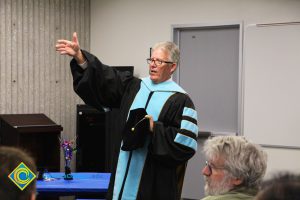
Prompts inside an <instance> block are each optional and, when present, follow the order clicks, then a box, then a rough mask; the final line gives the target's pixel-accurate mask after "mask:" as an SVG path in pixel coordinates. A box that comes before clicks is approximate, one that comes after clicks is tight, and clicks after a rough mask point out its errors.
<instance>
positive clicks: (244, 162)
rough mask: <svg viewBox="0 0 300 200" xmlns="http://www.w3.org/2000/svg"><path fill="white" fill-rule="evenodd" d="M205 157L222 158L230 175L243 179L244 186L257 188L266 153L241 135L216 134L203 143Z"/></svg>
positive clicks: (262, 173) (262, 172) (262, 171)
mask: <svg viewBox="0 0 300 200" xmlns="http://www.w3.org/2000/svg"><path fill="white" fill-rule="evenodd" d="M204 153H205V155H206V157H207V159H218V158H223V159H224V161H225V163H224V164H225V168H226V170H227V171H228V174H229V175H230V176H232V177H235V178H239V179H241V180H242V181H243V183H242V185H244V186H246V187H255V188H257V187H258V186H259V184H260V183H261V181H262V179H263V177H264V175H265V172H266V168H267V155H266V153H265V152H264V151H263V149H262V148H261V147H260V146H259V145H257V144H254V143H251V142H249V141H248V140H247V139H246V138H245V137H243V136H217V137H213V138H211V139H208V140H207V141H206V142H205V144H204Z"/></svg>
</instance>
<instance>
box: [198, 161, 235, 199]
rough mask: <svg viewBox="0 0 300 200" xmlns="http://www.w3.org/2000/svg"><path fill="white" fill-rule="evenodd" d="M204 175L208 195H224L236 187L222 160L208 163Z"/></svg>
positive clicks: (203, 171)
mask: <svg viewBox="0 0 300 200" xmlns="http://www.w3.org/2000/svg"><path fill="white" fill-rule="evenodd" d="M202 174H203V175H204V178H205V187H204V189H205V194H206V195H220V194H224V193H226V192H228V191H229V190H230V189H232V188H233V187H234V186H233V184H232V178H231V176H229V174H228V172H227V171H226V169H225V168H224V160H222V159H217V160H214V161H210V162H208V164H207V165H206V166H205V167H204V168H203V170H202Z"/></svg>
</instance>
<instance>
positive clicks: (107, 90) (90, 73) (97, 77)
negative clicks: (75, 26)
mask: <svg viewBox="0 0 300 200" xmlns="http://www.w3.org/2000/svg"><path fill="white" fill-rule="evenodd" d="M82 53H83V55H84V56H85V58H86V59H87V64H88V67H87V68H86V69H85V70H83V69H82V68H81V67H80V66H79V65H78V64H77V62H76V61H75V59H72V60H71V63H70V66H71V72H72V75H73V87H74V91H75V92H76V93H77V94H78V95H79V96H80V98H81V99H82V100H83V101H84V102H85V103H86V104H89V105H91V106H94V107H95V108H101V107H102V106H105V107H111V108H119V107H120V103H121V99H122V96H123V94H124V91H125V89H126V87H127V85H128V83H129V82H130V80H132V79H133V76H132V74H131V73H130V72H120V71H117V70H116V69H113V68H112V67H109V66H107V65H104V64H102V63H101V62H100V61H99V60H98V58H97V57H95V56H94V55H92V54H90V53H89V52H87V51H84V50H82Z"/></svg>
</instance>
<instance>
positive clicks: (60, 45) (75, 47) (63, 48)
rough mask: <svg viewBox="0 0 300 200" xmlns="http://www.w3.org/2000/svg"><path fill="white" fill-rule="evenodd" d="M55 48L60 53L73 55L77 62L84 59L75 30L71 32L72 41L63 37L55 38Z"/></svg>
mask: <svg viewBox="0 0 300 200" xmlns="http://www.w3.org/2000/svg"><path fill="white" fill-rule="evenodd" d="M55 48H56V51H58V52H59V53H60V54H61V55H69V56H72V57H74V58H75V59H76V61H77V63H79V64H81V63H83V62H84V61H85V59H84V57H83V55H82V53H81V50H80V46H79V42H78V37H77V33H76V32H74V33H73V38H72V41H70V40H65V39H60V40H57V42H56V45H55Z"/></svg>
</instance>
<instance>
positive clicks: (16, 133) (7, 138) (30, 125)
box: [0, 114, 63, 171]
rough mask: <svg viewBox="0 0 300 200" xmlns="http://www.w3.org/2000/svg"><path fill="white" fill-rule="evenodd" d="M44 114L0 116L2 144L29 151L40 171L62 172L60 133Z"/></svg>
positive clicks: (0, 141)
mask: <svg viewBox="0 0 300 200" xmlns="http://www.w3.org/2000/svg"><path fill="white" fill-rule="evenodd" d="M62 130H63V128H62V126H60V125H57V124H55V123H54V122H53V121H52V120H51V119H49V118H48V117H47V116H46V115H44V114H2V115H0V144H1V145H6V146H16V147H20V148H23V149H25V150H27V151H28V152H29V153H30V154H31V155H32V156H33V157H34V159H35V161H36V164H37V167H38V170H39V171H40V170H44V169H47V170H48V171H59V170H60V144H59V137H60V132H61V131H62Z"/></svg>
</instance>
